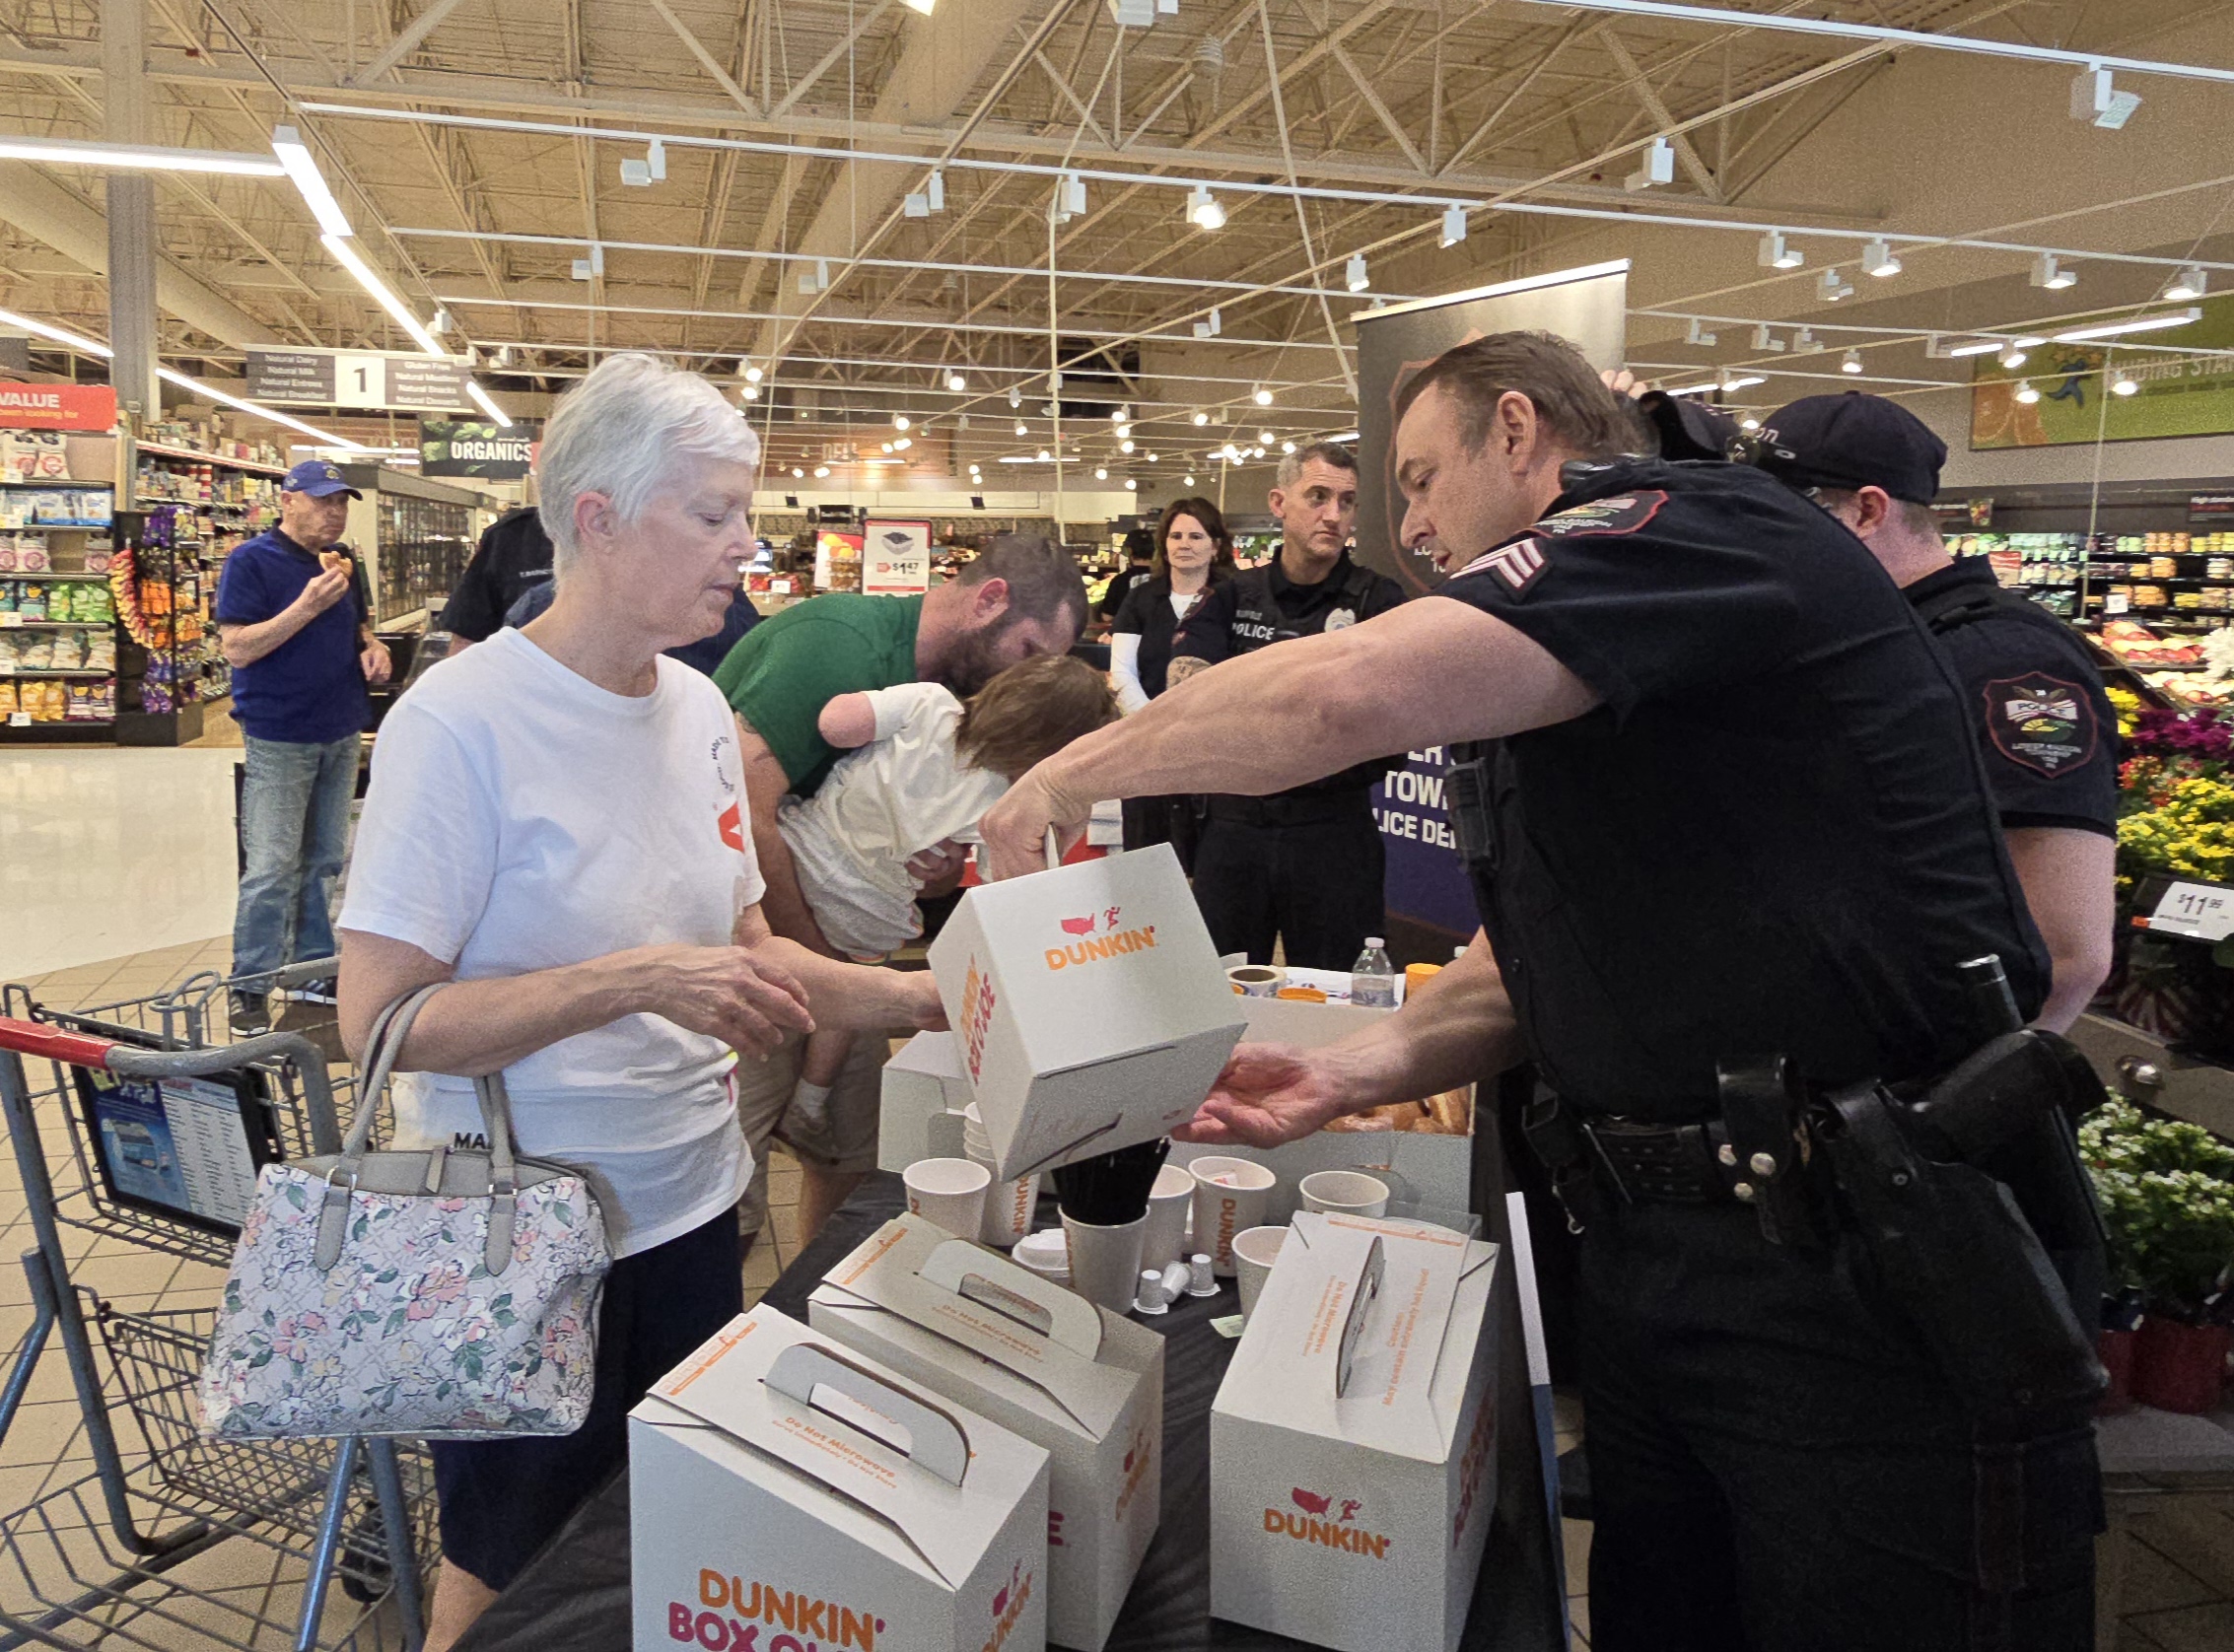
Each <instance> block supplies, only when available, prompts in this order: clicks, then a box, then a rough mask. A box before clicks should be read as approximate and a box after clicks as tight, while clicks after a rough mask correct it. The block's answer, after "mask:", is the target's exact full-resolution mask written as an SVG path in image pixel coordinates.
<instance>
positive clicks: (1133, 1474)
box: [1116, 1415, 1163, 1525]
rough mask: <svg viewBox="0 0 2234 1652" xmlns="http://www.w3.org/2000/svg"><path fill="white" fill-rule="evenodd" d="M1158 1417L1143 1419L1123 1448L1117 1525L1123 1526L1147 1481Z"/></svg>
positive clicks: (1153, 1457)
mask: <svg viewBox="0 0 2234 1652" xmlns="http://www.w3.org/2000/svg"><path fill="white" fill-rule="evenodd" d="M1162 1420H1163V1419H1162V1417H1161V1416H1160V1415H1157V1416H1154V1417H1152V1418H1151V1417H1143V1418H1142V1419H1141V1423H1140V1426H1139V1427H1137V1428H1135V1429H1134V1430H1133V1438H1132V1443H1131V1444H1130V1445H1128V1446H1126V1448H1125V1468H1124V1480H1123V1482H1122V1483H1121V1484H1120V1485H1119V1486H1118V1487H1117V1507H1116V1517H1117V1523H1118V1524H1119V1525H1123V1524H1124V1521H1125V1514H1126V1511H1127V1510H1129V1509H1130V1508H1131V1507H1132V1506H1133V1502H1134V1496H1135V1493H1137V1492H1138V1491H1139V1490H1140V1488H1141V1482H1142V1481H1144V1480H1147V1479H1148V1471H1149V1465H1151V1464H1152V1463H1153V1462H1155V1460H1156V1450H1155V1444H1156V1442H1155V1432H1156V1428H1157V1427H1158V1425H1160V1424H1161V1422H1162Z"/></svg>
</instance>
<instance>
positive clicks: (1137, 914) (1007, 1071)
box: [930, 844, 1245, 1181]
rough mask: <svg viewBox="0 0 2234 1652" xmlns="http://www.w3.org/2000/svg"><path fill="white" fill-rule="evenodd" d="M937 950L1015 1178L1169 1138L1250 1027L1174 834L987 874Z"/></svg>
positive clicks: (934, 962)
mask: <svg viewBox="0 0 2234 1652" xmlns="http://www.w3.org/2000/svg"><path fill="white" fill-rule="evenodd" d="M930 958H931V969H932V973H933V974H934V975H936V976H937V977H938V981H939V997H940V998H941V1000H942V1002H943V1003H944V1004H945V1007H946V1019H947V1020H948V1022H950V1023H951V1024H952V1026H953V1029H954V1033H955V1036H956V1037H957V1038H958V1040H959V1041H960V1044H961V1049H962V1063H963V1067H964V1069H965V1070H966V1071H967V1072H968V1073H969V1079H970V1087H971V1090H972V1091H973V1092H974V1093H975V1095H976V1097H977V1110H978V1114H979V1116H980V1117H981V1118H982V1119H983V1120H984V1121H985V1134H986V1137H987V1139H988V1140H989V1141H990V1142H991V1143H992V1147H993V1154H994V1157H995V1159H996V1160H997V1161H998V1162H997V1163H996V1165H995V1167H994V1168H995V1173H996V1175H997V1176H998V1177H999V1178H1000V1179H1001V1180H1003V1181H1014V1180H1016V1179H1018V1178H1019V1177H1024V1176H1028V1175H1030V1174H1032V1173H1033V1172H1034V1171H1037V1170H1043V1169H1046V1168H1048V1167H1049V1166H1051V1165H1057V1164H1068V1163H1069V1162H1071V1161H1072V1160H1073V1159H1078V1158H1084V1157H1086V1156H1088V1155H1090V1154H1094V1153H1105V1152H1108V1151H1110V1150H1111V1149H1113V1148H1117V1147H1125V1146H1130V1145H1132V1144H1133V1143H1134V1142H1136V1141H1152V1140H1153V1139H1154V1138H1155V1137H1157V1136H1168V1135H1169V1134H1170V1133H1171V1131H1172V1128H1173V1127H1174V1126H1176V1125H1179V1124H1182V1123H1184V1122H1185V1121H1186V1120H1188V1119H1189V1118H1192V1117H1193V1116H1194V1113H1195V1110H1196V1109H1197V1108H1198V1107H1200V1106H1201V1105H1202V1101H1203V1098H1204V1097H1205V1096H1207V1095H1209V1094H1210V1088H1211V1085H1212V1084H1213V1083H1215V1082H1216V1081H1217V1078H1218V1073H1219V1069H1220V1068H1221V1067H1223V1066H1224V1065H1225V1058H1226V1057H1227V1056H1229V1055H1230V1054H1232V1051H1233V1046H1234V1044H1235V1043H1237V1042H1238V1041H1239V1039H1240V1036H1241V1031H1242V1027H1243V1025H1244V1024H1245V1023H1244V1022H1243V1020H1242V1017H1241V1014H1240V1012H1239V1010H1237V1009H1236V1008H1235V1007H1234V1001H1235V1000H1234V998H1233V993H1232V989H1231V987H1230V985H1229V984H1228V983H1227V982H1226V980H1225V972H1224V971H1223V970H1222V969H1221V968H1220V967H1219V963H1218V953H1217V950H1216V948H1214V947H1213V946H1212V944H1211V939H1210V931H1209V930H1208V929H1205V928H1204V927H1203V920H1202V913H1201V912H1200V910H1199V909H1198V908H1197V907H1196V905H1195V897H1194V894H1193V892H1192V891H1191V890H1190V889H1189V888H1188V887H1187V879H1186V877H1185V875H1184V874H1183V873H1182V872H1181V871H1180V870H1179V860H1178V857H1177V856H1175V855H1174V854H1173V853H1172V851H1171V846H1170V845H1169V844H1157V845H1156V846H1155V847H1154V848H1152V849H1144V850H1138V851H1135V852H1133V853H1131V854H1127V855H1112V856H1109V857H1108V858H1106V859H1104V860H1087V861H1082V862H1081V863H1079V864H1077V865H1071V866H1056V867H1053V868H1050V869H1049V870H1047V871H1042V872H1033V873H1031V874H1029V875H1028V876H1024V877H1018V878H1012V879H1011V880H1009V881H1008V882H1005V883H987V884H980V885H978V886H977V887H976V888H973V889H971V890H970V891H969V892H968V893H967V894H965V895H964V896H963V897H962V902H961V905H960V906H959V907H957V908H956V909H955V911H954V915H953V916H952V917H951V918H949V919H948V920H947V921H946V927H945V928H944V929H942V930H941V931H940V933H939V938H938V939H937V940H935V941H933V942H932V943H931V951H930Z"/></svg>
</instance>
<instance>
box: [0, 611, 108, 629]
mask: <svg viewBox="0 0 2234 1652" xmlns="http://www.w3.org/2000/svg"><path fill="white" fill-rule="evenodd" d="M115 623H116V622H115V621H114V620H112V619H105V620H28V619H18V618H17V617H16V616H15V615H14V614H0V631H106V630H107V629H108V628H109V627H110V626H112V625H114V624H115Z"/></svg>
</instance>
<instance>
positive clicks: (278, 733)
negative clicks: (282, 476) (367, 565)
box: [217, 459, 388, 1033]
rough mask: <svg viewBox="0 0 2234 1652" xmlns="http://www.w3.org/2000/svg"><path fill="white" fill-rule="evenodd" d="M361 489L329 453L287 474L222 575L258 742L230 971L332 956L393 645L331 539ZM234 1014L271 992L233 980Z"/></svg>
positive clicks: (253, 1028) (258, 1015)
mask: <svg viewBox="0 0 2234 1652" xmlns="http://www.w3.org/2000/svg"><path fill="white" fill-rule="evenodd" d="M362 497H363V495H361V494H359V493H358V492H357V490H356V489H354V488H352V487H351V486H350V485H349V484H348V483H347V482H345V481H343V480H342V479H341V472H340V471H339V470H337V469H335V468H334V467H333V466H332V465H330V464H328V463H326V462H325V461H324V460H322V459H308V460H305V461H304V462H303V463H301V464H299V465H297V466H296V467H295V468H294V469H293V470H290V471H289V472H288V473H287V479H286V480H285V481H284V482H282V483H281V484H280V494H279V525H278V526H277V527H274V528H267V529H265V530H264V531H263V532H262V533H259V534H257V535H256V536H255V537H254V538H252V539H244V540H243V541H242V542H241V543H240V544H239V545H238V546H236V547H235V548H234V550H233V553H232V555H230V556H228V557H227V558H226V559H225V572H224V574H223V575H222V576H221V577H220V579H219V580H218V585H217V635H218V640H219V642H220V644H221V645H222V646H223V648H224V650H225V658H226V661H227V663H228V664H230V665H231V666H232V667H233V716H234V719H235V721H237V722H238V723H240V724H241V732H242V735H243V736H244V741H245V743H246V745H247V753H248V755H247V784H246V785H245V786H244V788H243V790H242V792H241V837H242V843H243V847H244V851H245V853H246V858H247V866H246V869H245V870H244V871H243V873H242V874H241V896H240V901H239V904H238V905H237V906H236V907H235V909H234V917H233V973H234V974H235V975H236V976H250V975H256V974H260V973H262V972H264V971H267V970H275V969H278V968H279V967H280V966H281V965H283V964H289V963H294V962H298V961H300V960H303V959H307V958H330V957H332V956H333V924H332V920H331V917H330V915H329V914H328V912H327V910H326V909H327V904H328V902H329V901H330V900H331V898H332V895H333V880H334V879H335V878H336V877H337V876H339V875H340V872H341V858H342V855H343V852H344V851H345V850H346V848H347V846H348V836H349V804H350V802H351V800H352V799H353V798H354V797H355V796H356V794H357V748H358V737H359V736H360V735H361V734H363V732H364V731H365V727H366V724H367V723H370V722H371V721H372V706H371V703H370V702H369V701H368V700H367V698H366V696H365V684H366V683H367V682H384V681H386V680H387V672H388V657H387V650H386V649H385V648H384V647H383V646H382V644H381V643H380V641H379V639H377V638H376V637H374V635H373V628H372V620H371V614H372V605H371V603H370V601H369V600H368V599H367V596H366V591H365V579H364V574H363V571H362V570H361V569H359V567H358V566H357V564H356V561H355V559H353V558H351V557H350V556H348V555H346V554H345V553H342V552H339V551H336V550H335V549H334V548H333V547H334V546H335V544H336V543H337V542H338V541H339V540H340V538H341V534H342V530H343V529H344V528H345V527H347V525H348V522H349V501H350V500H352V499H360V498H362ZM231 1007H232V1014H233V1026H234V1029H235V1030H236V1031H238V1032H244V1033H249V1032H261V1031H263V1030H264V1028H266V1027H267V1026H269V1025H270V1012H269V1006H268V998H267V995H266V994H264V993H261V992H256V991H251V990H245V989H236V990H235V992H234V994H233V1001H232V1006H231Z"/></svg>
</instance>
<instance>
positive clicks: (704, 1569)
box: [628, 1304, 1047, 1652]
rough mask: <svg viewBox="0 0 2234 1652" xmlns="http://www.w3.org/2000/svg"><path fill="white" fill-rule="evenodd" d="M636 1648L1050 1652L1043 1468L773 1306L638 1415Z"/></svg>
mask: <svg viewBox="0 0 2234 1652" xmlns="http://www.w3.org/2000/svg"><path fill="white" fill-rule="evenodd" d="M628 1488H629V1541H630V1546H631V1557H630V1566H631V1595H632V1604H633V1613H632V1616H633V1618H634V1626H635V1634H634V1644H635V1652H654V1649H655V1648H657V1649H660V1652H673V1649H674V1648H676V1647H681V1646H695V1647H700V1648H711V1649H713V1652H773V1649H774V1648H777V1647H781V1646H785V1645H787V1644H788V1645H796V1646H799V1647H801V1648H806V1647H813V1648H817V1649H818V1652H1038V1648H1040V1647H1041V1646H1043V1645H1044V1644H1045V1643H1046V1637H1047V1453H1046V1452H1044V1451H1042V1450H1041V1449H1040V1448H1039V1447H1037V1446H1035V1445H1032V1444H1030V1443H1029V1442H1027V1441H1025V1440H1022V1439H1019V1438H1017V1437H1016V1436H1015V1435H1014V1434H1012V1433H1011V1432H1010V1431H1009V1430H1008V1429H1006V1428H1003V1427H1002V1426H1001V1425H1000V1424H999V1423H996V1422H993V1421H991V1420H989V1419H988V1418H986V1417H984V1416H982V1415H980V1414H978V1413H976V1412H974V1411H965V1410H963V1409H962V1408H960V1407H958V1406H955V1405H952V1404H950V1403H949V1402H947V1401H944V1400H942V1399H940V1398H939V1397H937V1396H936V1395H934V1394H932V1393H930V1392H928V1391H927V1390H925V1389H922V1388H920V1387H918V1386H916V1385H915V1384H912V1383H910V1382H908V1381H906V1380H905V1379H904V1378H901V1377H899V1376H897V1375H895V1374H894V1373H893V1372H891V1371H889V1370H886V1369H885V1368H883V1367H882V1366H879V1365H876V1364H874V1363H873V1362H872V1361H870V1360H867V1359H864V1358H862V1357H861V1355H859V1354H858V1353H854V1352H852V1351H850V1350H847V1349H845V1348H843V1347H841V1346H840V1345H839V1344H837V1343H836V1342H831V1341H830V1340H829V1339H827V1338H824V1337H820V1336H817V1335H815V1334H814V1333H813V1332H811V1331H809V1330H808V1329H807V1328H806V1327H805V1326H803V1325H801V1324H800V1323H799V1322H798V1321H796V1320H791V1319H786V1318H785V1317H784V1316H783V1315H782V1314H780V1313H778V1312H776V1311H775V1310H774V1309H773V1308H770V1307H768V1306H766V1305H765V1304H763V1305H762V1306H760V1307H757V1308H754V1309H753V1310H752V1311H751V1312H750V1313H747V1314H740V1315H738V1316H737V1317H736V1318H735V1319H733V1320H732V1321H731V1322H730V1323H729V1324H728V1325H727V1326H726V1327H725V1328H724V1329H723V1330H722V1331H721V1333H720V1334H719V1335H717V1336H716V1337H715V1338H714V1339H713V1341H711V1342H708V1343H707V1344H706V1345H705V1346H704V1347H702V1348H700V1349H699V1350H698V1351H697V1352H695V1353H693V1354H692V1355H691V1356H690V1357H689V1358H688V1359H686V1360H684V1361H683V1362H682V1363H681V1364H680V1365H678V1366H676V1367H675V1369H674V1370H672V1371H670V1372H669V1373H668V1374H667V1375H666V1376H665V1377H664V1378H663V1379H662V1380H661V1382H660V1383H659V1385H658V1386H657V1387H655V1388H654V1389H653V1390H652V1392H651V1393H650V1394H649V1395H647V1396H646V1397H645V1399H644V1401H643V1402H642V1404H640V1405H639V1406H638V1407H637V1408H636V1410H635V1411H631V1412H630V1413H629V1418H628Z"/></svg>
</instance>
